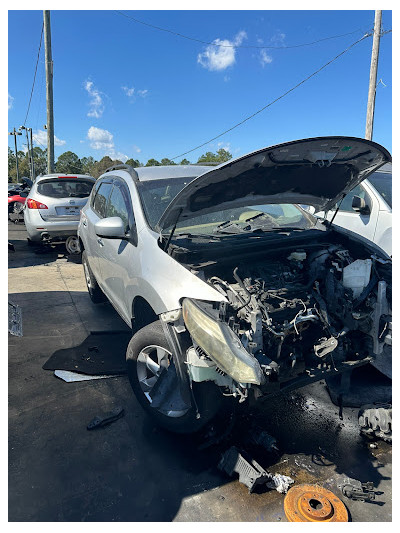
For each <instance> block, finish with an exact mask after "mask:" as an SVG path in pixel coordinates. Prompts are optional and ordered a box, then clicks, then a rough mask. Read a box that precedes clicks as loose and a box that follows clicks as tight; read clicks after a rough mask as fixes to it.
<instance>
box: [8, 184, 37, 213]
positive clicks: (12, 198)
mask: <svg viewBox="0 0 400 533" xmlns="http://www.w3.org/2000/svg"><path fill="white" fill-rule="evenodd" d="M21 182H22V185H16V187H15V188H12V189H9V190H8V214H9V215H10V213H13V214H14V215H17V216H19V215H21V214H22V210H23V208H24V205H25V202H26V197H27V196H28V194H29V191H30V189H31V187H32V180H30V179H29V178H22V179H21Z"/></svg>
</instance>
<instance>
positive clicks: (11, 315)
mask: <svg viewBox="0 0 400 533" xmlns="http://www.w3.org/2000/svg"><path fill="white" fill-rule="evenodd" d="M8 331H9V333H11V335H15V336H16V337H22V308H21V307H20V306H19V305H17V304H14V303H12V302H10V301H8Z"/></svg>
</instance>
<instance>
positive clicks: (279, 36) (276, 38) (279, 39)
mask: <svg viewBox="0 0 400 533" xmlns="http://www.w3.org/2000/svg"><path fill="white" fill-rule="evenodd" d="M285 39H286V34H285V33H282V32H281V31H276V32H275V33H274V35H273V36H272V37H271V43H274V44H276V45H283V44H284V42H285Z"/></svg>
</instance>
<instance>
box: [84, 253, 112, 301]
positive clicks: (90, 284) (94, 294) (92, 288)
mask: <svg viewBox="0 0 400 533" xmlns="http://www.w3.org/2000/svg"><path fill="white" fill-rule="evenodd" d="M82 265H83V271H84V274H85V281H86V287H87V290H88V293H89V296H90V299H91V300H92V302H93V303H94V304H99V303H101V302H105V301H106V300H107V298H106V296H105V294H104V293H103V291H102V290H101V289H100V287H99V285H98V283H97V281H96V278H95V277H94V275H93V272H92V270H91V268H90V265H89V261H88V258H87V254H86V251H83V252H82Z"/></svg>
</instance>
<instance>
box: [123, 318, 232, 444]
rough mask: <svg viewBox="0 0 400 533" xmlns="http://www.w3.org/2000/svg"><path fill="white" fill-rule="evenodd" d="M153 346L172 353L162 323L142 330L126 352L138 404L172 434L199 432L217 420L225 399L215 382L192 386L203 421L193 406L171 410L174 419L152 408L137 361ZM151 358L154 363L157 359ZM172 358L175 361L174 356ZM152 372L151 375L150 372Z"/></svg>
mask: <svg viewBox="0 0 400 533" xmlns="http://www.w3.org/2000/svg"><path fill="white" fill-rule="evenodd" d="M152 346H158V347H161V348H163V349H165V350H166V351H168V352H169V351H170V348H169V345H168V342H167V339H166V337H165V335H164V331H163V328H162V325H161V322H160V321H159V320H157V321H156V322H153V323H152V324H149V325H147V326H145V327H144V328H142V329H140V330H139V331H138V332H137V333H136V334H135V335H134V336H133V337H132V339H131V340H130V342H129V344H128V348H127V351H126V362H127V371H128V377H129V381H130V384H131V387H132V389H133V392H134V393H135V396H136V398H137V400H138V402H139V403H140V405H141V406H142V407H143V409H144V410H145V412H146V413H147V414H148V415H150V417H151V418H152V419H153V420H154V421H155V422H156V423H157V424H158V425H159V426H161V427H163V428H164V429H166V430H168V431H171V432H173V433H187V434H188V433H196V432H197V431H199V430H200V429H202V428H203V427H204V426H205V425H206V424H207V423H208V422H210V421H211V420H212V419H213V418H214V417H215V415H216V414H217V413H218V411H219V410H220V409H221V408H222V406H223V403H224V400H226V398H224V396H223V395H222V393H221V391H220V389H219V388H218V387H217V385H215V384H214V383H212V382H203V383H193V393H194V396H195V399H196V403H197V407H198V410H199V413H200V418H197V417H196V410H195V408H194V406H193V405H192V407H190V409H188V410H183V411H170V413H171V412H172V413H174V416H170V415H167V414H165V413H164V412H162V410H160V409H158V408H154V407H151V403H150V400H149V399H148V398H147V397H146V395H145V392H144V390H143V388H142V385H141V384H140V382H139V374H140V365H141V364H142V368H143V363H140V360H139V363H138V358H139V356H140V354H142V356H141V357H143V353H144V351H146V350H148V349H149V350H150V349H151V347H152ZM149 357H150V356H149ZM152 359H153V361H154V358H152ZM171 359H172V361H173V355H172V357H171ZM149 373H150V374H151V372H149ZM192 404H193V402H192ZM177 413H178V414H177ZM179 413H180V414H179Z"/></svg>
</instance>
